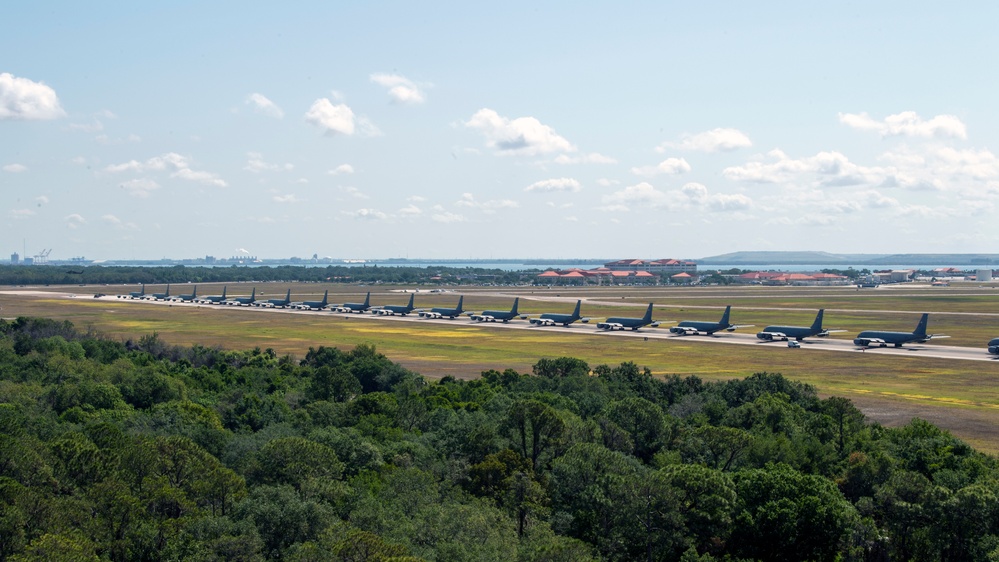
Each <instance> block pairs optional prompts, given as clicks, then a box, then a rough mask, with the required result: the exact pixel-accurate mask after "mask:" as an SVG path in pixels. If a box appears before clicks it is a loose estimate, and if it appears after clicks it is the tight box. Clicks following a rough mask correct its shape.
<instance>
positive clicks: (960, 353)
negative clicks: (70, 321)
mask: <svg viewBox="0 0 999 562" xmlns="http://www.w3.org/2000/svg"><path fill="white" fill-rule="evenodd" d="M46 295H47V296H52V295H53V293H47V294H46ZM64 296H65V297H66V298H74V299H80V298H88V299H92V298H93V297H85V296H82V295H73V294H69V293H67V294H65V295H64ZM98 300H101V301H109V302H115V303H120V304H123V305H135V306H142V305H153V306H178V307H200V308H202V309H209V310H212V309H214V310H219V311H223V310H224V311H229V310H239V311H244V312H246V313H250V314H252V313H260V314H303V315H311V316H327V317H329V318H330V320H331V321H343V320H350V321H360V322H417V323H428V324H435V325H441V326H450V327H457V326H463V327H472V328H479V329H483V330H539V331H543V332H546V333H547V332H554V333H563V334H574V335H578V336H579V337H604V338H643V339H645V340H654V341H662V342H664V343H665V344H667V345H668V344H669V343H670V342H673V341H682V342H683V343H685V344H686V343H703V344H705V345H712V344H728V345H749V346H763V347H765V348H771V349H773V350H774V353H810V352H813V351H832V352H840V353H853V354H855V355H858V360H862V359H861V357H863V356H865V355H868V354H872V355H873V354H878V355H890V356H894V357H898V358H900V359H919V358H937V359H949V360H957V361H981V362H994V361H999V356H996V355H991V354H989V353H988V351H987V350H986V349H985V348H984V347H983V348H973V347H958V346H948V345H941V344H935V343H933V344H930V343H926V344H906V345H905V346H904V347H901V348H895V347H886V348H873V347H872V348H861V347H857V346H856V345H854V344H853V341H852V340H851V339H840V338H831V337H826V338H809V339H806V340H804V341H802V342H801V347H800V348H789V347H787V343H786V342H778V341H774V342H767V341H762V340H759V339H757V338H756V329H755V328H747V333H737V332H723V333H716V334H714V335H712V336H705V335H696V336H692V335H688V336H678V335H675V334H671V333H670V332H669V327H668V326H665V327H660V328H648V327H646V328H641V329H639V330H637V331H632V330H625V331H613V332H610V331H604V330H598V329H597V328H596V322H592V323H590V324H583V323H579V322H577V323H575V324H571V325H570V326H567V327H563V326H535V325H533V324H530V323H529V322H528V321H527V320H519V319H518V320H511V321H510V322H509V323H502V322H476V321H472V320H470V319H469V318H468V316H459V317H458V318H455V319H453V320H451V319H446V318H445V319H427V318H420V317H419V316H418V315H417V314H416V313H412V314H410V315H408V316H381V315H375V314H371V313H363V314H357V313H353V314H347V313H335V312H330V311H326V310H323V311H315V310H295V309H286V308H265V307H257V306H222V305H209V304H198V303H185V302H171V301H165V302H164V301H151V300H130V299H119V298H117V297H116V296H114V295H108V296H102V297H99V299H98Z"/></svg>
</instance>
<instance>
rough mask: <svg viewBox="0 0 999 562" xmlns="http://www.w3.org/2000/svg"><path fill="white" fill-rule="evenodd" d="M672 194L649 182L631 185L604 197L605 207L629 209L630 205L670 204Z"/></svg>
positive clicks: (656, 205)
mask: <svg viewBox="0 0 999 562" xmlns="http://www.w3.org/2000/svg"><path fill="white" fill-rule="evenodd" d="M669 201H670V196H669V195H668V194H666V193H665V192H663V191H659V190H658V189H656V188H655V187H653V186H652V184H650V183H648V182H644V181H643V182H641V183H638V184H635V185H629V186H628V187H625V188H624V189H622V190H620V191H615V192H614V193H611V194H609V195H604V196H603V197H602V202H603V207H601V209H603V210H607V211H627V210H629V209H630V205H639V206H642V207H664V206H667V205H668V204H669Z"/></svg>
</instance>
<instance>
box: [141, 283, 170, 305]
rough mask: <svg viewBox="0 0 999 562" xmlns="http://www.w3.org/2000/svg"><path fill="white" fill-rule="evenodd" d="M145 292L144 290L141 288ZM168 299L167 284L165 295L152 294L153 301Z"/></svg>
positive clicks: (168, 288)
mask: <svg viewBox="0 0 999 562" xmlns="http://www.w3.org/2000/svg"><path fill="white" fill-rule="evenodd" d="M143 290H145V288H143ZM169 298H170V284H169V283H167V288H166V292H165V293H153V300H156V301H165V300H167V299H169Z"/></svg>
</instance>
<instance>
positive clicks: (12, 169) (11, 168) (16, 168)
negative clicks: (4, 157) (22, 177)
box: [3, 164, 28, 174]
mask: <svg viewBox="0 0 999 562" xmlns="http://www.w3.org/2000/svg"><path fill="white" fill-rule="evenodd" d="M3 171H5V172H8V173H11V174H20V173H21V172H27V171H28V167H27V166H25V165H24V164H7V165H6V166H4V167H3Z"/></svg>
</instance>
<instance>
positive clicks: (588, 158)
mask: <svg viewBox="0 0 999 562" xmlns="http://www.w3.org/2000/svg"><path fill="white" fill-rule="evenodd" d="M555 163H556V164H617V160H616V159H614V158H611V157H610V156H604V155H603V154H599V153H596V152H591V153H589V154H580V155H579V156H569V155H567V154H559V155H558V156H556V157H555Z"/></svg>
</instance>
